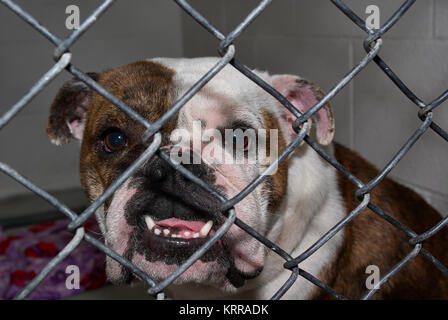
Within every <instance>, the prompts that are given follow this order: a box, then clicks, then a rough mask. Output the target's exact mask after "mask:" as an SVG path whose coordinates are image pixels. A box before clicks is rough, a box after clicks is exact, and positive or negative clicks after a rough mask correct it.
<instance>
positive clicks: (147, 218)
mask: <svg viewBox="0 0 448 320" xmlns="http://www.w3.org/2000/svg"><path fill="white" fill-rule="evenodd" d="M145 222H146V225H147V226H148V229H149V230H152V228H154V226H155V225H156V223H155V222H154V220H152V218H151V217H150V216H145Z"/></svg>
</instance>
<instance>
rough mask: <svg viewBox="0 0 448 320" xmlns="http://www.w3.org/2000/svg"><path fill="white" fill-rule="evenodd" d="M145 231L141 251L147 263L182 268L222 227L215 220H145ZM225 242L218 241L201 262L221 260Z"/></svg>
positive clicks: (142, 234)
mask: <svg viewBox="0 0 448 320" xmlns="http://www.w3.org/2000/svg"><path fill="white" fill-rule="evenodd" d="M143 220H144V223H143V224H142V225H143V226H144V230H143V232H142V233H141V239H140V241H139V246H138V251H139V252H140V253H142V254H144V256H145V258H146V259H147V260H148V261H151V262H155V261H164V262H165V263H167V264H176V265H179V264H181V263H183V262H184V261H185V260H186V259H187V258H189V257H190V256H191V255H192V254H194V253H195V252H196V251H197V250H198V249H199V248H200V247H201V246H202V245H203V244H205V243H206V242H207V241H208V240H209V239H210V237H212V236H213V235H214V234H215V232H216V230H217V228H219V226H218V225H217V224H216V223H214V222H213V220H207V221H193V220H183V219H179V218H168V219H163V220H156V219H154V218H153V217H151V216H149V215H145V216H143ZM225 251H226V250H225V242H224V240H221V239H220V240H218V241H217V242H216V243H215V244H214V245H213V246H212V247H211V248H210V249H208V250H207V251H206V252H205V253H204V255H202V256H201V258H200V260H201V261H203V262H210V261H214V260H217V259H218V258H220V257H222V256H223V254H224V252H225Z"/></svg>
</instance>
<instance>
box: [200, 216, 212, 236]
mask: <svg viewBox="0 0 448 320" xmlns="http://www.w3.org/2000/svg"><path fill="white" fill-rule="evenodd" d="M212 227H213V221H212V220H209V221H208V222H207V223H206V224H204V226H203V227H202V229H201V231H200V234H201V236H203V237H205V236H206V235H208V233H209V232H210V230H211V229H212Z"/></svg>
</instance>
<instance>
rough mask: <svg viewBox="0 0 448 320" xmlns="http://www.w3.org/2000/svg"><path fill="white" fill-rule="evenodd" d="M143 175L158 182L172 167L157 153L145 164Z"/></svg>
mask: <svg viewBox="0 0 448 320" xmlns="http://www.w3.org/2000/svg"><path fill="white" fill-rule="evenodd" d="M144 170H145V176H146V177H148V179H150V181H152V182H160V181H162V180H164V179H165V178H166V177H167V176H168V174H169V173H170V171H173V170H174V169H173V168H171V166H170V165H169V164H168V163H167V162H166V161H165V160H163V159H161V158H160V157H159V156H158V155H155V156H154V157H152V158H151V160H150V161H149V162H148V164H147V165H146V166H145V169H144Z"/></svg>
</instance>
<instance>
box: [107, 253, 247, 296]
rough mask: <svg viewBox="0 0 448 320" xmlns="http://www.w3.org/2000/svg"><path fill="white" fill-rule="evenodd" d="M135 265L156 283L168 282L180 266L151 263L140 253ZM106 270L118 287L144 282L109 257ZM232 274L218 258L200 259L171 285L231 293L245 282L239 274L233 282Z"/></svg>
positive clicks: (234, 276)
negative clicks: (203, 286)
mask: <svg viewBox="0 0 448 320" xmlns="http://www.w3.org/2000/svg"><path fill="white" fill-rule="evenodd" d="M132 263H134V264H135V265H136V266H137V267H138V268H139V269H140V270H142V271H143V272H145V273H146V274H147V275H148V276H149V277H151V279H153V280H154V281H156V282H160V281H162V280H164V279H166V278H167V277H168V276H170V275H171V274H172V273H173V272H174V271H176V269H178V268H179V267H180V265H179V264H172V263H167V262H166V261H163V260H159V261H148V260H147V259H146V258H145V256H144V255H142V254H140V253H136V254H135V255H134V257H133V259H132ZM106 271H107V276H108V280H109V281H111V282H112V283H114V284H117V285H122V284H124V283H136V282H140V281H141V279H138V278H136V277H135V276H132V275H131V274H130V273H129V272H128V271H126V270H124V268H123V267H122V266H121V265H120V264H119V263H118V262H116V261H115V260H112V259H111V258H109V257H108V258H107V263H106ZM230 273H231V271H230V270H229V268H228V267H225V265H224V264H223V263H221V262H220V259H219V258H218V259H216V260H212V261H207V262H204V261H202V260H198V261H196V262H195V263H193V265H191V266H190V267H189V268H188V269H187V270H186V271H185V272H183V273H182V274H181V275H180V276H179V277H178V278H176V279H175V280H174V281H173V283H172V284H173V285H184V284H191V283H194V284H201V285H206V286H211V287H215V288H218V289H220V290H221V291H223V292H226V293H229V294H232V293H235V292H236V291H237V289H238V288H239V287H241V286H242V285H243V284H244V279H243V278H241V275H239V274H238V275H236V274H235V275H233V278H237V279H238V280H235V279H232V276H231V274H230ZM235 273H236V271H235ZM229 276H230V277H229Z"/></svg>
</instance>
